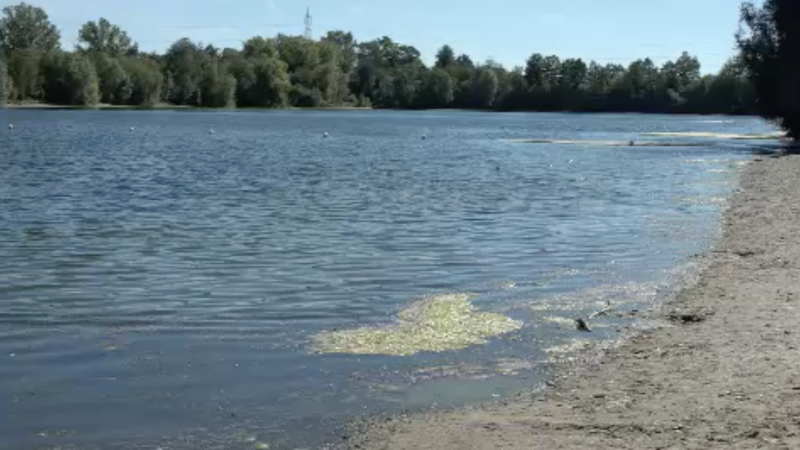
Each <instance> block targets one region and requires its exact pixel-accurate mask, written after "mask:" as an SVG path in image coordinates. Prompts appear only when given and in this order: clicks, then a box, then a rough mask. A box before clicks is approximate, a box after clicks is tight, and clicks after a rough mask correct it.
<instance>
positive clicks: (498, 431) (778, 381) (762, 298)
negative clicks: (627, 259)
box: [347, 155, 800, 450]
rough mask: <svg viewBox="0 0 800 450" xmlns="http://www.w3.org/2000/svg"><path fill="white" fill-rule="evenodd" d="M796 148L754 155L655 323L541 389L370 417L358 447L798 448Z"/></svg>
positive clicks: (357, 434)
mask: <svg viewBox="0 0 800 450" xmlns="http://www.w3.org/2000/svg"><path fill="white" fill-rule="evenodd" d="M798 173H800V156H798V155H785V156H780V157H771V156H760V157H756V158H754V161H753V162H752V163H750V164H749V165H748V166H747V168H746V169H745V170H744V172H743V174H742V175H741V177H740V189H739V190H738V192H737V193H736V194H735V195H734V198H733V199H732V203H731V207H730V208H729V209H728V210H727V212H726V213H725V215H724V217H723V220H722V227H723V234H722V237H721V238H720V239H719V240H718V241H717V242H716V244H715V246H714V248H713V250H711V251H710V252H709V253H708V254H707V255H706V256H705V257H703V258H701V264H702V266H703V267H704V269H703V271H702V274H701V276H700V279H699V281H698V282H697V283H696V284H694V285H692V286H690V287H687V288H686V289H684V290H683V291H681V292H680V293H679V294H678V296H677V297H676V298H675V300H674V301H672V302H670V303H668V304H666V305H665V306H664V307H663V308H662V309H660V310H658V311H655V312H653V313H651V315H652V316H653V317H652V318H653V319H654V320H655V321H656V323H657V324H659V325H658V326H657V327H656V328H655V329H654V330H651V331H648V332H645V333H644V334H640V335H638V336H634V337H632V338H631V339H630V340H629V341H627V342H626V343H624V344H623V345H622V346H620V347H617V348H615V349H612V350H608V351H606V352H598V353H596V354H595V357H592V358H589V357H586V358H583V359H582V360H583V363H582V364H578V365H576V366H573V367H571V368H570V370H569V371H568V372H569V373H567V374H565V375H564V376H563V377H562V378H560V379H558V380H556V381H555V382H554V383H553V385H552V387H550V388H547V389H546V390H545V391H544V392H542V393H527V394H521V395H519V396H517V397H515V398H511V399H508V400H505V401H503V402H499V403H496V404H489V405H483V406H479V407H474V408H468V409H458V410H453V411H445V412H431V413H426V414H418V415H414V414H412V415H406V416H401V417H395V418H393V419H391V420H376V421H372V422H369V423H368V424H366V426H365V427H359V429H357V430H356V429H354V430H352V432H353V435H352V436H348V440H347V442H348V443H349V445H350V447H351V448H359V449H386V450H395V449H396V450H400V449H410V448H415V449H437V450H457V449H458V450H461V449H487V450H488V449H495V448H503V449H507V450H514V449H520V450H523V449H524V450H530V449H554V450H559V449H577V448H590V449H594V450H598V449H609V450H610V449H637V450H638V449H656V448H703V449H731V448H742V449H744V448H767V447H769V448H800V429H798V425H797V417H798V416H800V379H798V378H797V377H796V374H797V367H798V364H800V356H798V355H800V353H798V348H800V331H798V330H797V324H796V322H797V314H798V311H799V310H800V285H799V284H798V278H800V241H798V240H797V235H798V234H799V233H800V225H798V224H800V220H798V219H800V202H798V200H797V195H798V192H800V177H798V176H797V174H798Z"/></svg>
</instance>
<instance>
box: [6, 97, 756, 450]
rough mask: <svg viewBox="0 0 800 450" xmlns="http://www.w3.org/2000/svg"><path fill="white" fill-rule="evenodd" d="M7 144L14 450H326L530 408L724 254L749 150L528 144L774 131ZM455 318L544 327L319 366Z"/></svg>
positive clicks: (416, 117)
mask: <svg viewBox="0 0 800 450" xmlns="http://www.w3.org/2000/svg"><path fill="white" fill-rule="evenodd" d="M6 122H13V123H14V125H15V127H14V129H13V130H10V129H7V127H6V125H5V123H6ZM0 125H1V126H0V256H1V257H0V379H2V383H1V384H0V410H2V411H4V412H5V414H4V415H3V420H2V421H0V448H32V447H37V448H38V447H41V448H49V447H56V446H62V447H69V446H76V447H80V448H136V447H152V446H154V445H160V446H162V447H164V448H200V447H201V448H243V449H246V448H257V447H259V446H263V445H267V444H268V445H269V446H270V448H296V447H303V446H306V447H316V446H318V445H320V444H321V443H324V442H334V441H335V440H336V439H337V436H336V434H335V432H336V430H337V427H338V426H339V425H341V424H342V423H343V421H344V420H346V419H347V418H348V417H353V416H355V415H358V414H373V413H378V412H396V411H400V410H403V409H417V408H426V407H430V406H432V405H434V404H438V405H458V404H463V403H469V402H475V401H484V400H488V399H492V398H496V396H500V395H505V394H508V393H511V392H514V391H516V390H519V389H523V388H526V387H529V386H532V385H534V384H535V383H536V382H538V381H541V379H542V377H543V376H546V374H547V371H548V368H549V367H550V366H549V364H550V362H551V361H553V360H554V359H557V358H558V356H559V355H562V354H564V353H563V352H562V351H560V350H563V349H565V348H567V349H569V348H570V346H572V345H573V344H574V343H575V342H580V341H576V339H578V338H580V339H588V338H592V339H597V338H611V337H614V336H615V334H616V328H617V327H619V326H623V325H626V324H629V321H626V320H625V319H623V318H619V317H609V318H607V319H602V320H597V321H595V322H593V326H594V327H595V333H592V334H591V335H588V334H584V335H581V336H577V333H576V332H575V330H574V327H573V325H572V322H571V320H572V318H574V317H577V316H580V315H584V316H585V315H587V314H589V313H591V312H592V311H595V310H596V309H597V308H602V307H603V306H604V305H606V302H611V303H612V304H613V305H615V307H618V308H619V311H628V310H630V309H634V308H638V307H640V306H637V305H640V304H642V303H647V302H649V301H652V299H653V298H654V297H655V296H656V295H657V292H658V290H659V289H660V288H662V287H663V286H664V285H665V284H666V283H668V282H669V280H670V279H671V277H672V276H674V274H675V273H676V272H679V270H680V267H682V264H683V263H684V262H685V261H686V257H687V255H690V254H692V253H696V252H700V251H702V250H703V249H705V248H706V247H707V246H708V245H709V243H710V242H711V238H712V237H713V235H714V232H715V230H716V218H717V216H718V213H719V211H720V208H722V207H724V203H725V199H726V198H727V196H728V195H729V193H730V191H731V190H732V188H733V185H734V181H735V175H736V171H737V170H739V169H740V167H741V165H740V164H739V163H741V162H742V161H744V160H746V159H747V157H748V154H749V151H750V144H749V143H746V142H731V141H723V140H719V141H715V140H713V139H708V140H707V142H708V145H707V146H703V147H606V146H592V145H542V144H539V145H532V144H520V143H513V142H509V141H508V140H509V139H523V138H546V139H550V138H553V139H593V140H596V139H601V140H602V139H608V140H624V141H627V140H629V139H640V138H639V137H638V135H639V133H644V132H661V131H713V132H728V133H758V132H765V131H772V129H771V128H770V127H768V126H766V125H765V124H763V123H762V122H761V121H759V120H756V119H750V118H735V119H730V118H713V117H712V118H701V117H693V116H674V117H670V116H642V115H572V114H482V113H465V112H442V113H433V112H360V111H352V112H349V111H348V112H170V111H154V112H123V111H114V112H91V111H0ZM131 127H133V129H131ZM211 130H213V133H212V132H211ZM326 132H327V133H328V137H324V133H326ZM423 136H425V139H423ZM673 140H674V139H673ZM693 140H694V141H696V140H697V139H693ZM459 293H471V294H473V297H472V302H473V304H474V305H475V307H476V308H478V309H479V310H481V311H489V312H497V313H502V314H504V315H507V316H509V317H511V318H513V319H514V320H520V321H522V322H523V324H524V325H523V327H522V328H521V329H520V330H518V331H514V332H512V333H507V334H504V335H502V336H499V337H495V338H493V339H490V340H489V341H488V343H486V344H483V345H473V346H470V347H468V348H466V349H463V350H457V351H448V352H442V353H427V352H423V353H419V354H416V355H414V356H380V355H347V354H345V355H342V354H315V353H314V352H313V351H312V349H311V348H310V346H309V342H310V341H311V339H312V337H313V336H315V335H317V334H318V333H322V332H329V331H332V330H338V329H350V328H356V327H360V326H383V325H386V324H390V323H392V322H393V320H394V319H395V317H396V316H397V314H398V312H400V311H401V310H403V308H405V307H407V306H408V304H409V303H410V302H413V301H415V300H419V299H421V298H425V297H427V296H432V295H447V294H459Z"/></svg>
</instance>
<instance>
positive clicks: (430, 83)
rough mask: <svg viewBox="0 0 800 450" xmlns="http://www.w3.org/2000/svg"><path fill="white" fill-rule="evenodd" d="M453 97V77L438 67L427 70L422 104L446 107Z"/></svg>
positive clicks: (430, 106) (427, 106) (429, 106)
mask: <svg viewBox="0 0 800 450" xmlns="http://www.w3.org/2000/svg"><path fill="white" fill-rule="evenodd" d="M453 98H454V97H453V78H452V77H451V76H450V74H449V73H447V71H445V70H444V69H440V68H435V69H433V70H431V71H430V72H428V74H427V76H426V78H425V82H424V85H423V94H422V105H423V106H424V107H426V108H446V107H447V106H449V105H450V103H452V102H453Z"/></svg>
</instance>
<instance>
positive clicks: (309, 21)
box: [303, 8, 312, 39]
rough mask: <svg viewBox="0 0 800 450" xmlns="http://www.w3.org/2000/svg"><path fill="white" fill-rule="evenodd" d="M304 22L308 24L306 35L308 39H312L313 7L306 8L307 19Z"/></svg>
mask: <svg viewBox="0 0 800 450" xmlns="http://www.w3.org/2000/svg"><path fill="white" fill-rule="evenodd" d="M303 22H304V23H305V25H306V32H305V37H306V39H311V38H312V33H311V8H306V18H305V20H304V21H303Z"/></svg>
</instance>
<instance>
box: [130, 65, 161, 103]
mask: <svg viewBox="0 0 800 450" xmlns="http://www.w3.org/2000/svg"><path fill="white" fill-rule="evenodd" d="M121 62H122V67H123V68H124V70H125V72H126V73H127V75H128V80H129V85H130V98H129V100H128V101H129V103H130V104H132V105H140V106H153V105H155V104H157V103H158V102H159V101H160V100H161V89H162V84H163V79H164V77H163V75H162V74H161V68H160V67H159V65H158V62H157V61H155V60H153V59H152V58H148V57H123V58H122V60H121Z"/></svg>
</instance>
